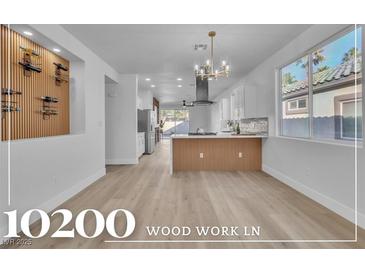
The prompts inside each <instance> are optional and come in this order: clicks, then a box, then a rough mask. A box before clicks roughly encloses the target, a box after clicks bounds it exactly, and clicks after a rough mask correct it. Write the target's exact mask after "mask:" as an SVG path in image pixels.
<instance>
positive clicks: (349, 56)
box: [342, 47, 356, 63]
mask: <svg viewBox="0 0 365 274" xmlns="http://www.w3.org/2000/svg"><path fill="white" fill-rule="evenodd" d="M355 54H356V49H355V48H354V47H353V48H350V49H349V50H348V51H347V52H346V53H345V54H344V55H343V57H342V63H345V62H347V61H350V60H351V59H353V58H354V57H355Z"/></svg>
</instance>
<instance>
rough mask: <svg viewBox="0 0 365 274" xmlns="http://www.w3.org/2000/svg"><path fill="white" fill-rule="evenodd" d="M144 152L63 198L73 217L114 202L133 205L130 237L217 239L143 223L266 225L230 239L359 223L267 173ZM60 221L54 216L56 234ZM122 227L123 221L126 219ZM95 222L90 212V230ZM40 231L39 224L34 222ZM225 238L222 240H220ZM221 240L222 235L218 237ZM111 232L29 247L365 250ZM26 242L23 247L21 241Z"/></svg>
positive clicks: (308, 235)
mask: <svg viewBox="0 0 365 274" xmlns="http://www.w3.org/2000/svg"><path fill="white" fill-rule="evenodd" d="M164 142H165V143H162V144H160V145H158V146H157V149H156V152H155V153H154V154H152V155H146V156H143V157H142V158H141V161H140V164H139V165H135V166H109V167H107V175H106V176H105V177H103V178H102V179H100V180H99V181H98V182H96V183H94V184H93V185H91V186H90V187H88V188H87V189H85V190H83V191H82V192H80V193H79V194H77V195H76V196H75V197H73V198H72V199H70V200H68V201H67V202H65V203H64V204H63V205H61V206H60V208H67V209H70V210H72V212H73V213H74V216H75V215H76V214H77V213H78V212H80V211H81V210H83V209H86V208H95V209H98V210H100V211H101V212H102V213H103V214H104V215H106V214H108V213H109V212H110V211H111V210H113V209H116V208H125V209H129V210H130V211H131V212H133V214H134V215H135V218H136V230H135V232H134V234H133V235H132V236H131V237H129V238H128V240H156V239H159V240H169V239H174V240H176V239H183V240H202V239H204V240H217V239H215V238H214V237H206V238H199V239H198V238H197V237H196V236H191V237H190V238H188V239H187V238H184V237H177V238H172V237H162V236H161V237H150V236H148V235H147V233H146V230H145V226H152V225H155V226H157V225H161V226H162V225H169V226H174V225H180V226H181V225H185V226H191V227H195V226H260V227H261V235H260V237H259V238H258V237H246V238H245V237H241V238H239V237H224V238H223V239H224V240H239V239H241V240H300V239H301V240H306V239H307V240H308V239H309V240H336V239H338V240H345V239H347V240H351V239H354V231H355V227H354V225H353V224H352V223H350V222H348V221H346V220H345V219H343V218H342V217H340V216H338V215H336V214H335V213H333V212H331V211H330V210H328V209H326V208H325V207H323V206H321V205H319V204H318V203H316V202H314V201H313V200H311V199H309V198H307V197H306V196H304V195H302V194H300V193H298V192H296V191H295V190H293V189H291V188H289V187H288V186H286V185H285V184H283V183H281V182H280V181H278V180H276V179H274V178H273V177H271V176H269V175H267V174H265V173H263V172H209V171H207V172H180V173H176V174H174V175H173V176H170V175H169V173H168V169H169V166H168V157H169V144H168V143H167V142H166V141H164ZM60 224H61V218H54V219H53V220H52V224H51V230H50V231H51V232H52V231H55V228H56V227H59V225H60ZM121 225H124V224H121ZM93 227H94V222H93V221H92V219H90V220H88V219H87V218H86V228H87V231H88V230H90V231H92V229H93ZM32 231H33V232H34V233H37V231H39V224H35V225H34V226H33V227H32ZM218 239H219V238H218ZM220 239H222V238H220ZM105 240H112V237H111V236H109V235H108V234H107V233H106V232H105V233H103V234H102V235H101V236H99V237H98V238H96V239H84V238H81V237H80V236H77V237H76V238H75V239H52V238H50V237H44V238H42V239H34V240H33V242H32V245H31V246H29V247H30V248H364V247H365V232H364V230H362V229H360V228H359V230H358V242H335V243H332V242H325V243H318V242H315V243H310V242H299V243H294V242H275V243H269V242H261V243H253V242H224V243H221V242H219V243H216V242H214V243H209V242H202V243H200V242H187V243H176V242H168V243H165V242H162V243H161V242H160V243H151V242H148V243H126V242H124V243H110V242H104V241H105ZM22 248H24V246H22Z"/></svg>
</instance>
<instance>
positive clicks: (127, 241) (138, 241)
mask: <svg viewBox="0 0 365 274" xmlns="http://www.w3.org/2000/svg"><path fill="white" fill-rule="evenodd" d="M8 26H9V29H10V25H8ZM354 26H355V28H357V25H356V24H355V25H354ZM350 27H351V26H350ZM350 27H347V28H346V31H347V30H348V29H350ZM352 27H353V26H352ZM343 32H344V31H341V32H339V33H337V34H335V35H334V36H332V37H337V35H341V33H343ZM9 33H10V32H9ZM364 33H365V31H364V27H363V28H362V35H364ZM330 39H331V38H330ZM355 39H356V35H355ZM9 41H10V39H9ZM328 41H329V39H327V40H326V44H327V43H328ZM9 43H10V42H9ZM317 47H319V45H317ZM362 47H363V50H364V48H365V47H364V43H362ZM315 48H316V47H314V48H312V49H311V50H310V51H313V49H315ZM310 51H308V53H307V54H309V52H310ZM299 58H300V57H298V58H296V59H294V61H295V60H297V59H299ZM309 59H310V61H309V62H310V67H311V58H309ZM363 60H364V55H362V61H363ZM8 62H9V71H10V65H11V64H10V55H9V57H8ZM292 62H293V61H292ZM288 64H290V62H289V63H288ZM362 64H363V63H362ZM283 66H285V65H283ZM283 66H280V68H279V69H278V68H277V69H275V74H276V75H275V76H276V77H277V78H276V79H279V78H280V77H279V76H280V69H281V68H282V67H283ZM355 70H356V66H355ZM362 74H363V76H364V70H362ZM9 78H10V73H9ZM276 82H277V83H279V84H280V81H276ZM308 86H309V85H308ZM356 88H357V82H356V77H355V89H356ZM278 91H279V92H280V86H278V85H276V94H275V100H276V110H277V105H278V104H277V103H278V96H277V92H278ZM363 92H364V88H363ZM280 103H281V100H280ZM364 105H365V104H364V100H363V106H364ZM355 111H356V110H355ZM277 114H278V113H277ZM280 117H281V116H280ZM276 118H278V117H276ZM277 122H278V120H277ZM276 124H277V123H276ZM9 125H11V120H10V123H9ZM10 128H11V127H10V126H9V131H10ZM363 130H364V129H363ZM284 137H285V136H284ZM292 139H297V140H302V139H304V138H292ZM10 144H11V140H10V138H9V140H8V155H7V156H8V204H9V206H10V197H11V196H10V189H11V188H10V187H11V178H10V170H11V166H10V156H11V155H10ZM356 144H357V141H356V142H355V163H356V164H355V224H354V225H355V239H354V240H352V239H351V240H339V239H328V240H304V239H303V240H104V242H105V243H123V242H125V243H354V242H357V232H358V226H357V224H358V223H357V221H358V220H357V202H358V200H357V187H358V186H357V164H358V162H357V146H356Z"/></svg>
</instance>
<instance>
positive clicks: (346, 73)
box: [283, 58, 361, 97]
mask: <svg viewBox="0 0 365 274" xmlns="http://www.w3.org/2000/svg"><path fill="white" fill-rule="evenodd" d="M356 69H357V74H358V76H357V77H359V78H360V77H361V73H360V72H361V58H357V66H356ZM354 76H355V58H353V59H351V60H349V61H347V62H345V63H342V64H339V65H338V66H336V67H333V68H329V69H326V70H324V71H320V72H316V73H314V74H313V90H319V89H321V88H326V87H328V86H333V85H336V84H344V83H348V82H349V81H353V80H354ZM307 90H308V83H307V81H304V80H302V81H297V82H295V83H292V84H290V85H287V86H286V87H284V88H283V97H296V96H299V95H301V94H303V93H306V92H307Z"/></svg>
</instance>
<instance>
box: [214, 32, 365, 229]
mask: <svg viewBox="0 0 365 274" xmlns="http://www.w3.org/2000/svg"><path fill="white" fill-rule="evenodd" d="M344 27H345V26H343V25H314V26H312V27H311V28H309V29H308V30H307V31H305V32H304V33H302V34H301V35H300V36H298V37H297V38H296V39H294V40H293V41H292V42H291V43H289V44H288V45H287V46H286V47H284V48H282V49H281V50H280V51H278V52H277V53H275V54H274V55H273V56H271V57H270V58H268V59H267V60H265V61H264V62H263V63H262V64H260V65H259V66H257V67H256V68H255V69H254V70H253V71H251V72H250V73H249V74H248V75H246V76H245V77H244V78H242V80H241V81H240V82H239V83H237V85H235V86H238V85H244V87H245V108H246V109H245V112H246V113H245V114H246V117H255V116H256V117H264V116H267V117H269V134H270V137H269V138H267V140H264V141H263V159H262V160H263V169H264V170H265V171H266V172H268V173H270V174H271V175H273V176H275V177H277V178H279V179H280V180H282V181H283V182H285V183H287V184H289V185H291V186H292V187H294V188H296V189H298V190H299V191H301V192H303V193H305V194H306V195H308V196H309V197H311V198H313V199H314V200H317V201H318V202H320V203H322V204H323V205H325V206H327V207H328V208H330V209H332V210H334V211H336V212H337V213H339V214H340V215H342V216H344V217H346V218H348V219H350V220H354V211H353V210H354V207H355V205H354V201H355V195H354V193H355V187H354V180H355V174H354V166H355V160H354V159H355V149H354V148H353V147H350V146H341V145H334V144H328V143H316V142H310V141H303V140H297V139H285V138H280V137H276V135H275V134H276V133H275V99H276V98H275V85H276V83H275V69H276V68H278V67H279V66H281V65H282V64H284V63H285V62H287V61H290V60H291V59H293V58H296V57H298V56H299V55H300V54H301V53H303V52H305V51H306V50H308V49H310V48H312V47H314V46H315V45H316V44H318V43H320V42H322V41H323V40H325V39H326V38H328V37H330V36H331V35H333V34H335V33H336V32H338V31H340V30H342V29H344ZM364 40H365V39H364ZM364 40H363V42H364ZM363 71H364V69H363ZM234 88H235V87H232V88H231V89H230V90H228V91H226V92H225V93H223V94H222V95H220V96H219V97H218V98H220V97H222V96H227V94H229V93H230V92H231V91H232V90H233V89H234ZM215 100H217V98H216V99H215ZM363 109H365V108H363ZM213 123H217V121H213ZM364 127H365V124H364ZM358 157H359V158H358V160H359V161H358V166H359V172H358V197H359V202H358V210H359V215H358V216H359V223H360V225H362V226H363V227H365V168H364V167H365V149H363V148H360V149H358Z"/></svg>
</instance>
